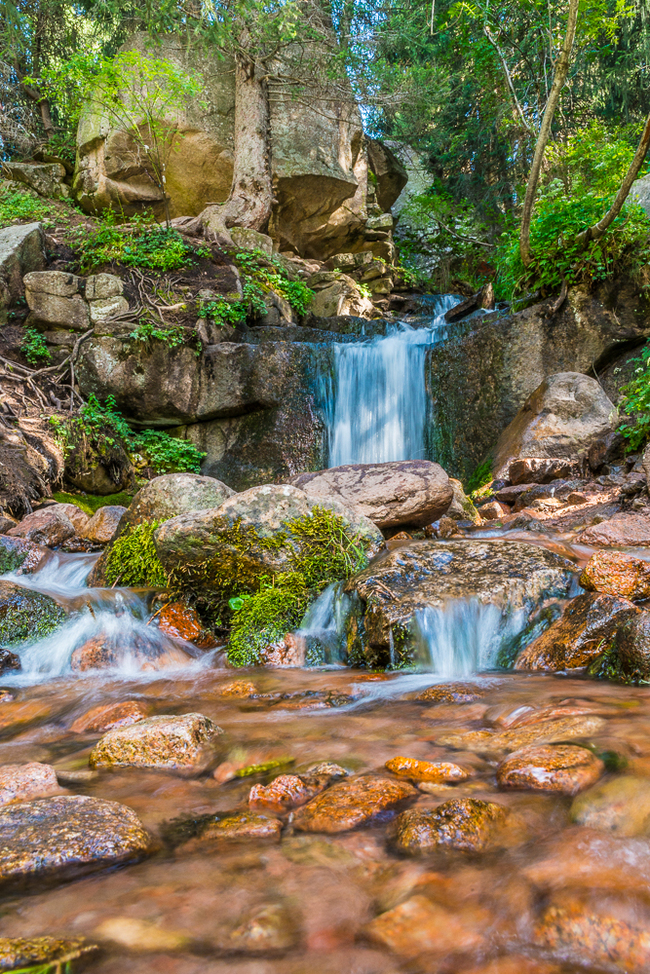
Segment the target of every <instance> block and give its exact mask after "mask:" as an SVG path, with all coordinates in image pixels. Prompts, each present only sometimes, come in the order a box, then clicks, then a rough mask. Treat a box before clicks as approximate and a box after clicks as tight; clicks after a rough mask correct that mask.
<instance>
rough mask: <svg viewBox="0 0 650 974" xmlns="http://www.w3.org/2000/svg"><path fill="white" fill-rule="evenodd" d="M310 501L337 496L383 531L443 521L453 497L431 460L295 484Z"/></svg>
mask: <svg viewBox="0 0 650 974" xmlns="http://www.w3.org/2000/svg"><path fill="white" fill-rule="evenodd" d="M290 483H292V484H293V485H294V486H295V487H299V488H300V489H301V490H304V491H305V493H307V494H309V496H310V497H320V498H328V497H336V498H337V499H338V500H339V501H341V502H342V503H344V504H349V505H352V506H354V507H357V508H358V509H359V510H360V511H361V512H362V514H365V515H366V517H368V518H370V520H371V521H373V523H374V524H376V525H377V526H378V527H380V528H391V527H397V526H398V525H410V526H412V527H418V528H423V527H425V526H426V525H427V524H431V522H432V521H435V520H437V519H438V518H439V517H441V516H442V515H443V514H444V513H445V512H446V511H447V509H448V507H449V505H450V504H451V501H452V498H453V489H452V486H451V483H450V481H449V477H448V476H447V474H446V473H445V471H444V470H443V469H442V467H441V466H439V464H437V463H431V462H430V461H429V460H399V461H395V462H392V463H352V464H347V465H345V466H342V467H331V468H330V469H329V470H319V471H317V472H316V473H302V474H299V475H298V476H297V477H292V478H291V480H290Z"/></svg>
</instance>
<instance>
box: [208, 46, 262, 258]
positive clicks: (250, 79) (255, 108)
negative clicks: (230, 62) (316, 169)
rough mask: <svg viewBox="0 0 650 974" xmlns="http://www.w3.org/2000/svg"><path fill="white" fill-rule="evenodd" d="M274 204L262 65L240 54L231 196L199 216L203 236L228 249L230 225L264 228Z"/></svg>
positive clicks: (209, 206)
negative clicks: (213, 239) (204, 231)
mask: <svg viewBox="0 0 650 974" xmlns="http://www.w3.org/2000/svg"><path fill="white" fill-rule="evenodd" d="M272 206H273V185H272V178H271V138H270V110H269V98H268V91H267V84H266V78H265V76H264V73H263V70H262V66H261V65H259V64H256V63H254V62H253V61H250V60H247V59H246V58H245V57H244V56H243V55H238V57H237V62H236V67H235V159H234V170H233V177H232V187H231V190H230V196H229V197H228V199H227V200H226V202H225V203H222V204H209V205H208V206H206V208H205V209H204V210H203V212H202V213H201V217H200V219H201V223H202V224H203V226H204V227H205V229H206V230H207V232H208V233H209V234H211V235H213V236H214V237H216V239H217V241H218V242H219V243H221V244H222V245H225V246H232V245H233V242H232V238H231V236H230V233H229V232H228V231H229V228H230V227H235V226H236V227H248V228H249V229H251V230H259V231H264V230H266V227H267V224H268V222H269V217H270V216H271V208H272Z"/></svg>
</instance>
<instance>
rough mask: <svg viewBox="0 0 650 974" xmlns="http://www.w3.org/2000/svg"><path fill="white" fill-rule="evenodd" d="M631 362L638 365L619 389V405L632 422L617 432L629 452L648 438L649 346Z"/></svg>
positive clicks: (649, 434)
mask: <svg viewBox="0 0 650 974" xmlns="http://www.w3.org/2000/svg"><path fill="white" fill-rule="evenodd" d="M633 361H635V362H637V363H638V367H637V368H636V369H635V370H634V373H635V377H634V379H632V381H631V382H628V384H627V385H625V386H623V388H622V389H621V392H622V394H623V399H622V400H621V402H620V404H619V409H620V410H622V412H624V413H625V414H626V416H630V417H631V418H632V422H630V423H623V425H622V426H620V427H619V432H621V433H622V434H623V436H624V437H625V438H626V439H627V440H628V441H629V446H628V449H629V450H638V449H639V448H640V447H641V446H643V444H644V443H645V442H646V441H647V440H648V439H649V438H650V344H648V345H646V346H645V348H644V349H643V350H642V352H641V357H640V358H638V359H634V360H633Z"/></svg>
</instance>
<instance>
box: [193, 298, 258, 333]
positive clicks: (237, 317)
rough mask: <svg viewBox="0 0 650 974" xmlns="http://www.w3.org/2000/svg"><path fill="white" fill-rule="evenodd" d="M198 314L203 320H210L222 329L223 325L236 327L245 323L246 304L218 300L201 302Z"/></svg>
mask: <svg viewBox="0 0 650 974" xmlns="http://www.w3.org/2000/svg"><path fill="white" fill-rule="evenodd" d="M199 314H200V315H201V316H202V317H204V318H210V319H211V320H212V321H213V322H214V323H215V325H217V326H218V327H219V328H223V327H224V326H225V325H232V327H233V328H236V327H237V325H239V324H241V323H242V322H244V321H246V318H247V316H248V302H246V301H243V300H239V301H226V300H225V299H224V298H218V299H217V300H216V301H202V302H201V303H200V304H199Z"/></svg>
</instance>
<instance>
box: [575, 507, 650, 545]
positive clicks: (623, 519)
mask: <svg viewBox="0 0 650 974" xmlns="http://www.w3.org/2000/svg"><path fill="white" fill-rule="evenodd" d="M576 540H577V541H579V542H581V543H582V544H591V545H605V546H610V545H621V546H625V547H627V546H628V545H629V546H630V547H632V546H634V545H643V547H647V546H648V545H650V517H648V516H647V515H646V514H626V513H623V512H621V513H620V514H614V516H613V517H611V518H610V519H609V520H608V521H601V522H600V524H592V526H591V527H589V528H586V529H585V530H584V531H582V532H581V534H579V535H578V537H577V539H576Z"/></svg>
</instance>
